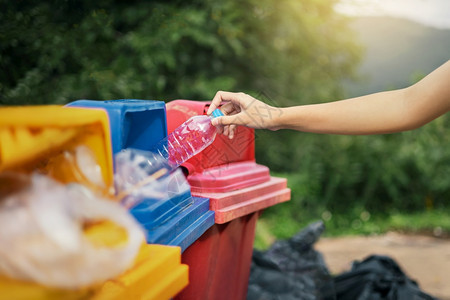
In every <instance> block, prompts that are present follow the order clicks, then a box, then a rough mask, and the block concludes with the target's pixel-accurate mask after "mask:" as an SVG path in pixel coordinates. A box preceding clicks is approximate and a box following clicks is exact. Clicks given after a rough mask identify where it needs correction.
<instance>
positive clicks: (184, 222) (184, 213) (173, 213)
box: [130, 191, 214, 251]
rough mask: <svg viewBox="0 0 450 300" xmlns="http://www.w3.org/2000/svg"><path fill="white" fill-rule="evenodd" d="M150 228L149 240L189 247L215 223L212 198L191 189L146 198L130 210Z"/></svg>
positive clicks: (182, 248) (143, 224)
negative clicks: (211, 204) (193, 193)
mask: <svg viewBox="0 0 450 300" xmlns="http://www.w3.org/2000/svg"><path fill="white" fill-rule="evenodd" d="M130 212H131V214H132V215H133V216H134V217H135V218H136V219H137V220H138V221H139V223H140V224H141V226H142V227H143V228H144V230H145V232H146V239H147V243H149V244H162V245H171V246H179V247H181V251H184V250H186V248H188V247H189V246H190V245H191V244H192V243H193V242H195V241H196V240H197V239H198V238H199V237H200V236H201V235H202V234H203V233H204V232H205V231H206V230H208V229H209V228H210V227H211V226H212V225H214V212H213V211H210V210H209V199H207V198H199V197H192V196H191V193H190V192H189V191H188V192H186V193H183V194H180V195H176V196H174V197H171V198H170V199H166V200H155V199H145V200H144V201H143V202H141V203H139V204H138V205H136V206H135V207H133V208H132V209H131V210H130Z"/></svg>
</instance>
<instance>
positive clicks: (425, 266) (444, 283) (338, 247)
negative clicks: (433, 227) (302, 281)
mask: <svg viewBox="0 0 450 300" xmlns="http://www.w3.org/2000/svg"><path fill="white" fill-rule="evenodd" d="M315 248H316V250H318V251H320V252H321V253H322V254H323V255H324V258H325V261H326V263H327V265H328V268H329V269H330V271H331V272H332V273H333V274H339V273H342V272H343V271H347V270H349V269H350V266H351V262H352V261H354V260H362V259H364V258H366V257H367V256H369V255H371V254H379V255H387V256H389V257H391V258H393V259H394V260H395V261H396V262H397V263H398V264H399V265H400V267H401V268H402V270H403V271H404V272H405V273H406V274H407V275H408V276H409V277H410V278H412V279H414V280H416V281H417V282H418V284H419V286H420V288H421V289H422V290H423V291H425V292H427V293H429V294H431V295H433V296H435V297H438V298H439V299H442V300H444V299H445V300H450V240H449V239H437V238H433V237H428V236H417V235H403V234H400V233H394V232H390V233H387V234H385V235H380V236H373V237H340V238H321V239H320V240H319V242H318V243H317V244H316V247H315Z"/></svg>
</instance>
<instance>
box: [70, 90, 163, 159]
mask: <svg viewBox="0 0 450 300" xmlns="http://www.w3.org/2000/svg"><path fill="white" fill-rule="evenodd" d="M67 106H76V107H86V108H101V109H104V110H106V112H107V113H108V117H109V123H110V129H111V143H112V150H113V154H116V153H117V152H119V151H120V150H122V149H125V148H135V149H140V150H150V149H152V148H153V147H154V146H155V145H156V144H157V143H158V142H159V141H160V140H162V139H164V138H165V137H166V136H167V121H166V107H165V103H164V101H157V100H138V99H120V100H104V101H97V100H77V101H74V102H71V103H69V104H67Z"/></svg>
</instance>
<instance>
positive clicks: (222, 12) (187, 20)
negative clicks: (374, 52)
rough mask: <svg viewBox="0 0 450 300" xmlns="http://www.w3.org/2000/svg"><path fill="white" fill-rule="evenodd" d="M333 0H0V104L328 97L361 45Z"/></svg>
mask: <svg viewBox="0 0 450 300" xmlns="http://www.w3.org/2000/svg"><path fill="white" fill-rule="evenodd" d="M334 2H335V1H332V0H320V1H318V0H315V1H312V0H310V1H293V0H282V1H268V0H261V1H255V0H246V1H218V0H208V1H195V0H193V1H143V2H142V1H117V0H116V1H113V0H102V1H72V0H70V1H44V2H36V1H9V2H6V1H4V3H3V5H2V6H3V9H2V10H1V12H0V18H1V20H2V22H1V25H0V51H1V54H0V55H1V56H0V65H1V67H2V70H3V72H2V74H0V76H1V77H0V84H1V86H0V95H1V98H0V101H1V102H0V103H2V104H38V103H66V102H69V101H73V100H76V99H79V98H88V99H117V98H139V99H161V100H170V99H175V98H187V99H210V98H212V96H213V95H214V93H215V92H216V91H217V90H219V89H221V90H236V91H237V90H239V91H246V92H249V93H252V94H258V93H260V92H264V93H266V94H269V95H271V96H272V97H273V98H274V99H276V101H277V103H278V104H280V105H286V104H294V103H297V102H301V101H302V100H303V101H308V102H311V101H317V100H328V99H329V98H331V97H336V96H337V95H338V94H340V93H341V90H340V87H339V84H338V82H339V80H341V79H343V78H347V77H350V76H352V74H353V67H354V66H355V62H356V60H357V58H358V53H359V48H358V47H356V46H355V43H354V39H353V38H352V36H351V33H350V32H349V30H348V29H347V24H346V20H345V19H344V18H343V17H340V16H339V15H337V14H335V13H334V11H333V9H332V4H333V3H334Z"/></svg>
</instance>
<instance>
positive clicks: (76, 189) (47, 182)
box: [0, 174, 144, 289]
mask: <svg viewBox="0 0 450 300" xmlns="http://www.w3.org/2000/svg"><path fill="white" fill-rule="evenodd" d="M21 176H23V175H17V174H15V175H13V176H4V175H3V177H2V178H0V187H1V186H2V185H3V187H4V185H5V183H7V182H12V183H14V184H15V185H17V186H18V188H17V189H15V188H10V190H9V191H7V192H5V191H4V189H3V193H2V191H0V274H3V275H6V276H8V277H11V278H16V279H21V280H29V281H34V282H38V283H41V284H43V285H47V286H53V287H61V288H69V289H71V288H79V287H83V286H87V285H91V284H94V283H98V282H102V281H105V280H107V279H110V278H113V277H116V276H117V275H120V274H121V273H123V272H124V271H125V270H126V269H127V268H129V267H130V266H131V264H132V263H133V261H134V259H135V257H136V255H137V253H138V251H139V249H140V247H141V245H142V243H143V241H144V236H143V232H142V230H141V228H140V227H139V225H137V223H136V221H135V220H134V219H133V218H132V217H131V216H130V215H129V213H128V212H127V210H126V209H125V208H123V207H121V206H120V205H119V204H117V203H114V202H112V201H107V200H103V199H99V198H97V197H95V196H94V195H93V194H92V193H91V192H90V191H89V190H88V189H86V188H85V187H83V186H81V185H79V184H72V185H68V186H65V185H62V184H60V183H58V182H56V181H54V180H52V179H50V178H48V177H45V176H42V175H38V174H34V175H32V176H31V177H30V178H27V177H21ZM2 181H3V182H2ZM1 183H3V184H1ZM104 220H109V221H111V222H113V223H115V224H117V225H119V226H121V227H122V228H123V229H124V230H126V232H127V236H128V239H127V241H126V243H123V244H121V245H118V246H112V247H106V246H103V247H102V246H98V245H93V244H92V243H91V242H90V241H89V240H88V238H87V237H86V236H84V234H83V226H84V225H85V224H86V223H88V222H95V221H104Z"/></svg>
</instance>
